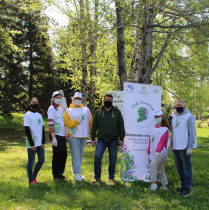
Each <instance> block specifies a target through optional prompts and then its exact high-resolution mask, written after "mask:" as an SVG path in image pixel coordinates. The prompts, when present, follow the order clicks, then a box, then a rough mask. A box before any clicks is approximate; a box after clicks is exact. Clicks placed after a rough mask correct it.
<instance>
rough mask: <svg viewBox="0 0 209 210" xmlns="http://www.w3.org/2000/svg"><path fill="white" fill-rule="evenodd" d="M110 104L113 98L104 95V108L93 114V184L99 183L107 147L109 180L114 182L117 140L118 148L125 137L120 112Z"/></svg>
mask: <svg viewBox="0 0 209 210" xmlns="http://www.w3.org/2000/svg"><path fill="white" fill-rule="evenodd" d="M112 103H113V96H112V95H110V94H106V95H105V97H104V106H102V107H101V108H100V109H99V110H97V111H96V112H95V115H94V118H93V126H92V131H91V138H92V146H93V147H95V146H96V152H95V158H94V180H93V181H92V182H93V183H95V182H98V181H100V177H101V162H102V157H103V154H104V152H105V150H106V148H107V147H108V151H109V180H110V181H111V182H115V179H114V175H115V166H116V159H117V149H118V148H117V147H118V140H119V144H120V146H122V145H123V139H124V137H125V128H124V121H123V116H122V114H121V112H120V110H119V109H118V108H117V107H115V106H113V105H112ZM96 136H97V137H98V141H97V144H96V141H95V138H96Z"/></svg>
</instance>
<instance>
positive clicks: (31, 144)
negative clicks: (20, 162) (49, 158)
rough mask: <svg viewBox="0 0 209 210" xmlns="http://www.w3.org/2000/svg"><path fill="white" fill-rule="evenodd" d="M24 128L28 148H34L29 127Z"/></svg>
mask: <svg viewBox="0 0 209 210" xmlns="http://www.w3.org/2000/svg"><path fill="white" fill-rule="evenodd" d="M24 127H25V133H26V136H27V138H28V141H29V144H30V146H31V147H32V146H35V145H34V141H33V138H32V135H31V131H30V127H29V126H24Z"/></svg>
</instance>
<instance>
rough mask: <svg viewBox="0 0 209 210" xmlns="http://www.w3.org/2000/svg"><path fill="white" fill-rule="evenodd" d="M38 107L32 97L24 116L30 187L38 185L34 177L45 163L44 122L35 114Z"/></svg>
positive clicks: (35, 99) (36, 101)
mask: <svg viewBox="0 0 209 210" xmlns="http://www.w3.org/2000/svg"><path fill="white" fill-rule="evenodd" d="M38 106H39V104H38V99H37V98H36V97H32V98H31V99H30V101H29V111H27V112H26V114H25V115H24V127H25V133H26V147H27V151H28V163H27V173H28V179H29V184H30V185H32V184H37V183H38V182H37V180H36V177H37V174H38V172H39V170H40V169H41V167H42V165H43V163H44V161H45V154H44V144H45V132H44V122H43V118H42V116H41V114H39V113H38V112H37V109H38ZM36 153H37V155H38V162H37V163H36V166H35V168H34V171H33V164H34V161H35V155H36Z"/></svg>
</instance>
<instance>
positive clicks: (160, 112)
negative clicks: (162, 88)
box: [154, 110, 163, 116]
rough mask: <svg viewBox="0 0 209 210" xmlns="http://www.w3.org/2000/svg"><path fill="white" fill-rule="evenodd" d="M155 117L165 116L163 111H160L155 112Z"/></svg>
mask: <svg viewBox="0 0 209 210" xmlns="http://www.w3.org/2000/svg"><path fill="white" fill-rule="evenodd" d="M154 115H155V116H161V115H163V112H162V111H161V110H158V111H156V112H155V114H154Z"/></svg>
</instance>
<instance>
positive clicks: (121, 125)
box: [118, 110, 125, 141]
mask: <svg viewBox="0 0 209 210" xmlns="http://www.w3.org/2000/svg"><path fill="white" fill-rule="evenodd" d="M119 112H120V113H119V118H118V128H119V141H123V140H124V137H125V127H124V120H123V116H122V114H121V111H120V110H119Z"/></svg>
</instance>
